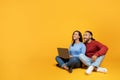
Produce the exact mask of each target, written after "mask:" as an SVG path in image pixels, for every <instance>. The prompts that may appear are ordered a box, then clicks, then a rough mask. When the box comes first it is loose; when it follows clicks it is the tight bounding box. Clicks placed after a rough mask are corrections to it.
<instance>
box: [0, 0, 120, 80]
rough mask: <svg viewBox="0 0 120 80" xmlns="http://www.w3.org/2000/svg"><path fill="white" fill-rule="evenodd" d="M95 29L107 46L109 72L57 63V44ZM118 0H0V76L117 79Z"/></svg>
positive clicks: (0, 79)
mask: <svg viewBox="0 0 120 80" xmlns="http://www.w3.org/2000/svg"><path fill="white" fill-rule="evenodd" d="M74 30H80V31H81V32H82V33H84V31H86V30H91V31H92V32H93V33H94V38H95V39H96V40H98V41H100V42H102V43H104V44H105V45H107V46H108V47H109V51H108V53H107V55H106V58H105V59H104V62H103V64H102V66H103V67H106V68H108V70H109V71H108V73H107V74H102V73H96V72H93V73H92V74H91V75H89V76H88V75H85V74H84V72H85V70H84V69H75V70H74V71H73V73H72V74H69V73H68V72H67V71H64V70H61V69H59V68H57V67H56V66H55V64H56V61H55V59H54V58H55V56H56V55H57V50H56V48H57V47H69V45H70V43H71V35H72V32H73V31H74ZM119 34H120V0H0V80H42V79H43V80H85V79H86V80H87V79H89V80H101V79H102V80H113V79H117V80H118V79H119V77H120V76H119V74H120V69H119V67H120V64H119V60H120V59H119V58H120V51H119V50H120V49H119V45H120V37H119Z"/></svg>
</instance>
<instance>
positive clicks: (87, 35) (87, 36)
mask: <svg viewBox="0 0 120 80" xmlns="http://www.w3.org/2000/svg"><path fill="white" fill-rule="evenodd" d="M83 39H84V42H88V41H89V40H90V39H91V35H90V33H88V32H85V33H84V35H83Z"/></svg>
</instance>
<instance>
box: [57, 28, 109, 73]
mask: <svg viewBox="0 0 120 80" xmlns="http://www.w3.org/2000/svg"><path fill="white" fill-rule="evenodd" d="M83 39H84V43H83ZM107 50H108V48H107V47H106V46H105V45H103V44H101V43H100V42H98V41H96V40H95V39H94V38H93V34H92V32H91V31H85V33H84V35H83V38H82V34H81V32H80V31H78V30H76V31H74V32H73V35H72V44H71V45H70V47H69V55H70V58H69V59H63V58H61V57H59V56H56V61H57V63H58V64H57V66H59V67H61V68H63V69H65V70H67V71H69V72H70V73H72V69H73V68H80V67H84V66H87V67H88V68H87V70H86V74H91V72H92V71H93V70H95V71H97V72H103V73H106V72H107V69H106V68H102V67H100V64H101V62H102V60H103V59H104V57H105V54H106V52H107Z"/></svg>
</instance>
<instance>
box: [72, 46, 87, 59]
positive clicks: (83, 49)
mask: <svg viewBox="0 0 120 80" xmlns="http://www.w3.org/2000/svg"><path fill="white" fill-rule="evenodd" d="M85 52H86V47H85V45H84V44H82V48H81V53H79V54H78V55H74V57H79V56H80V54H85Z"/></svg>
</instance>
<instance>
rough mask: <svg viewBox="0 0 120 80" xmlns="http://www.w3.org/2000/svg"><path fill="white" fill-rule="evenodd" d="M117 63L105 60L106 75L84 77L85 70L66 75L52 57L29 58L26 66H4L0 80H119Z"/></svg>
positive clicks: (119, 70) (94, 73)
mask: <svg viewBox="0 0 120 80" xmlns="http://www.w3.org/2000/svg"><path fill="white" fill-rule="evenodd" d="M29 62H30V63H29ZM118 63H119V61H118V62H113V61H111V62H107V59H105V60H104V62H103V64H102V66H104V67H106V68H108V73H107V74H104V73H98V72H93V73H92V74H91V75H86V74H85V69H74V70H73V73H68V72H67V71H65V70H63V69H60V68H58V67H56V66H55V64H56V62H55V60H54V57H46V58H45V57H41V58H38V57H36V58H29V60H28V61H27V63H26V64H22V63H21V64H15V65H14V64H13V65H12V64H9V63H8V64H6V65H5V64H4V68H3V71H1V72H2V75H1V80H41V79H43V80H88V79H89V80H114V79H116V80H119V79H120V75H119V72H120V69H119V68H120V65H118ZM5 69H7V70H5Z"/></svg>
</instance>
